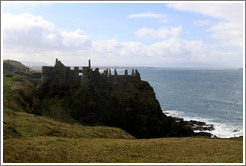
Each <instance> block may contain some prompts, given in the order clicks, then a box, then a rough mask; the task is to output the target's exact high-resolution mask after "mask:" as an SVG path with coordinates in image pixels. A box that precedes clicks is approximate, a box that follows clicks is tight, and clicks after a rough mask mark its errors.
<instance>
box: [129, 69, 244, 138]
mask: <svg viewBox="0 0 246 166" xmlns="http://www.w3.org/2000/svg"><path fill="white" fill-rule="evenodd" d="M138 71H139V73H140V75H141V79H142V80H145V81H148V82H149V83H150V85H151V86H152V87H153V88H154V91H155V94H156V98H157V99H158V101H159V103H160V105H161V108H162V110H163V112H164V113H165V114H167V115H170V116H174V117H179V118H183V119H184V120H197V121H202V122H205V123H206V124H213V125H214V128H215V130H212V131H209V132H210V133H211V134H213V135H214V136H216V137H220V138H230V137H239V136H243V133H244V128H243V122H244V121H243V119H244V110H243V92H244V91H243V70H242V69H216V68H213V69H212V68H208V69H205V68H139V69H138ZM128 73H129V74H130V73H131V70H130V69H129V71H128ZM195 132H199V131H195Z"/></svg>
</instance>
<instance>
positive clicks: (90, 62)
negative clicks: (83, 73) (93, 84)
mask: <svg viewBox="0 0 246 166" xmlns="http://www.w3.org/2000/svg"><path fill="white" fill-rule="evenodd" d="M89 69H91V60H89Z"/></svg>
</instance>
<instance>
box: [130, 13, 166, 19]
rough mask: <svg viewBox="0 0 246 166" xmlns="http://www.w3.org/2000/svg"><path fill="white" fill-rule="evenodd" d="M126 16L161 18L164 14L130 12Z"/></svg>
mask: <svg viewBox="0 0 246 166" xmlns="http://www.w3.org/2000/svg"><path fill="white" fill-rule="evenodd" d="M128 17H129V18H163V17H165V16H164V15H162V14H155V13H139V14H131V15H129V16H128Z"/></svg>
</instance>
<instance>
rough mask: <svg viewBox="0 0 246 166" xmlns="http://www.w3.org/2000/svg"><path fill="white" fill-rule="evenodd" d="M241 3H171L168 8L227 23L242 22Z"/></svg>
mask: <svg viewBox="0 0 246 166" xmlns="http://www.w3.org/2000/svg"><path fill="white" fill-rule="evenodd" d="M243 5H244V4H243V3H226V2H225V3H206V2H204V3H172V4H167V6H168V7H170V8H174V9H176V10H181V11H187V12H194V13H200V14H203V15H208V16H211V17H214V18H223V19H225V20H227V21H233V22H241V21H243Z"/></svg>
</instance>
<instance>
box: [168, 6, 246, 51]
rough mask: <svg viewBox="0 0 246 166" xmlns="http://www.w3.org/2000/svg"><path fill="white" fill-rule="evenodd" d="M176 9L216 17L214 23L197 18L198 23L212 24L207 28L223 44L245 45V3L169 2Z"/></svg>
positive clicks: (240, 46) (238, 46)
mask: <svg viewBox="0 0 246 166" xmlns="http://www.w3.org/2000/svg"><path fill="white" fill-rule="evenodd" d="M167 6H168V7H170V8H174V9H176V10H180V11H185V12H193V13H198V14H202V15H205V16H210V17H213V18H216V19H217V21H216V22H214V23H213V24H211V23H210V21H209V20H207V19H205V20H196V21H195V22H196V23H197V24H198V25H207V26H208V25H210V27H208V28H207V29H206V31H207V32H211V37H212V38H214V39H216V40H217V41H218V44H220V45H221V46H232V47H237V48H240V49H242V47H243V21H244V20H243V10H244V9H243V6H244V4H243V3H226V2H225V3H176V4H167Z"/></svg>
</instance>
